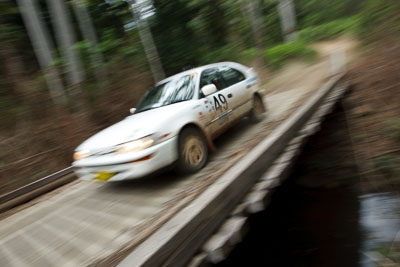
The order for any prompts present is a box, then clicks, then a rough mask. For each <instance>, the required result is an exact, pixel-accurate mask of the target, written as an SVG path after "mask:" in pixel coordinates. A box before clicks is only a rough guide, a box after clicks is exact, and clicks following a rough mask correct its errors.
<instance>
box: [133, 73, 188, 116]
mask: <svg viewBox="0 0 400 267" xmlns="http://www.w3.org/2000/svg"><path fill="white" fill-rule="evenodd" d="M194 90H195V74H190V75H185V76H180V77H177V78H175V79H172V80H169V81H167V82H165V83H162V84H159V85H157V86H155V87H153V88H151V89H150V90H149V91H147V93H146V94H145V95H144V96H143V98H142V99H141V100H140V102H139V104H138V106H137V109H136V111H135V113H139V112H143V111H146V110H149V109H154V108H159V107H162V106H166V105H171V104H174V103H177V102H182V101H186V100H190V99H192V98H193V95H194Z"/></svg>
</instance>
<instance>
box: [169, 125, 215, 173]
mask: <svg viewBox="0 0 400 267" xmlns="http://www.w3.org/2000/svg"><path fill="white" fill-rule="evenodd" d="M178 153H179V155H178V161H177V164H176V171H177V172H178V173H179V174H190V173H195V172H197V171H199V170H200V169H202V168H203V167H204V165H205V164H206V162H207V159H208V146H207V142H206V139H205V137H204V135H203V134H202V133H201V132H200V131H199V130H197V129H196V128H194V127H190V128H186V129H184V130H183V131H182V132H181V133H180V135H179V139H178Z"/></svg>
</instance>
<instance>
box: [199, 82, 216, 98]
mask: <svg viewBox="0 0 400 267" xmlns="http://www.w3.org/2000/svg"><path fill="white" fill-rule="evenodd" d="M216 91H217V87H216V86H215V85H214V84H207V85H204V86H203V88H201V92H202V93H203V95H204V96H208V95H211V94H214V93H215V92H216Z"/></svg>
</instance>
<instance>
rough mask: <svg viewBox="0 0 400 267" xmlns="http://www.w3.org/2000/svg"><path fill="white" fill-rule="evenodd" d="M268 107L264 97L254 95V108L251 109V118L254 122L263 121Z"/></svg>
mask: <svg viewBox="0 0 400 267" xmlns="http://www.w3.org/2000/svg"><path fill="white" fill-rule="evenodd" d="M266 111H267V109H266V107H265V104H264V101H263V100H262V97H261V96H260V95H258V94H256V95H254V96H253V108H252V109H251V111H250V119H251V121H252V122H259V121H261V120H262V119H263V118H264V116H265V113H266Z"/></svg>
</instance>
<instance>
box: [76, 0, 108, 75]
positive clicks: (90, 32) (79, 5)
mask: <svg viewBox="0 0 400 267" xmlns="http://www.w3.org/2000/svg"><path fill="white" fill-rule="evenodd" d="M72 6H73V8H74V13H75V16H76V18H77V20H78V23H79V28H80V30H81V33H82V35H83V38H84V39H85V40H86V41H88V42H89V43H90V48H89V49H90V61H91V64H92V67H93V68H94V69H95V71H94V75H95V78H96V80H97V81H98V82H103V81H105V80H107V76H108V75H107V71H106V70H105V68H104V57H103V55H102V54H101V53H100V52H97V48H98V39H97V34H96V30H95V28H94V26H93V22H92V19H91V17H90V14H89V12H88V9H87V6H86V3H85V1H83V0H74V1H73V2H72Z"/></svg>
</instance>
